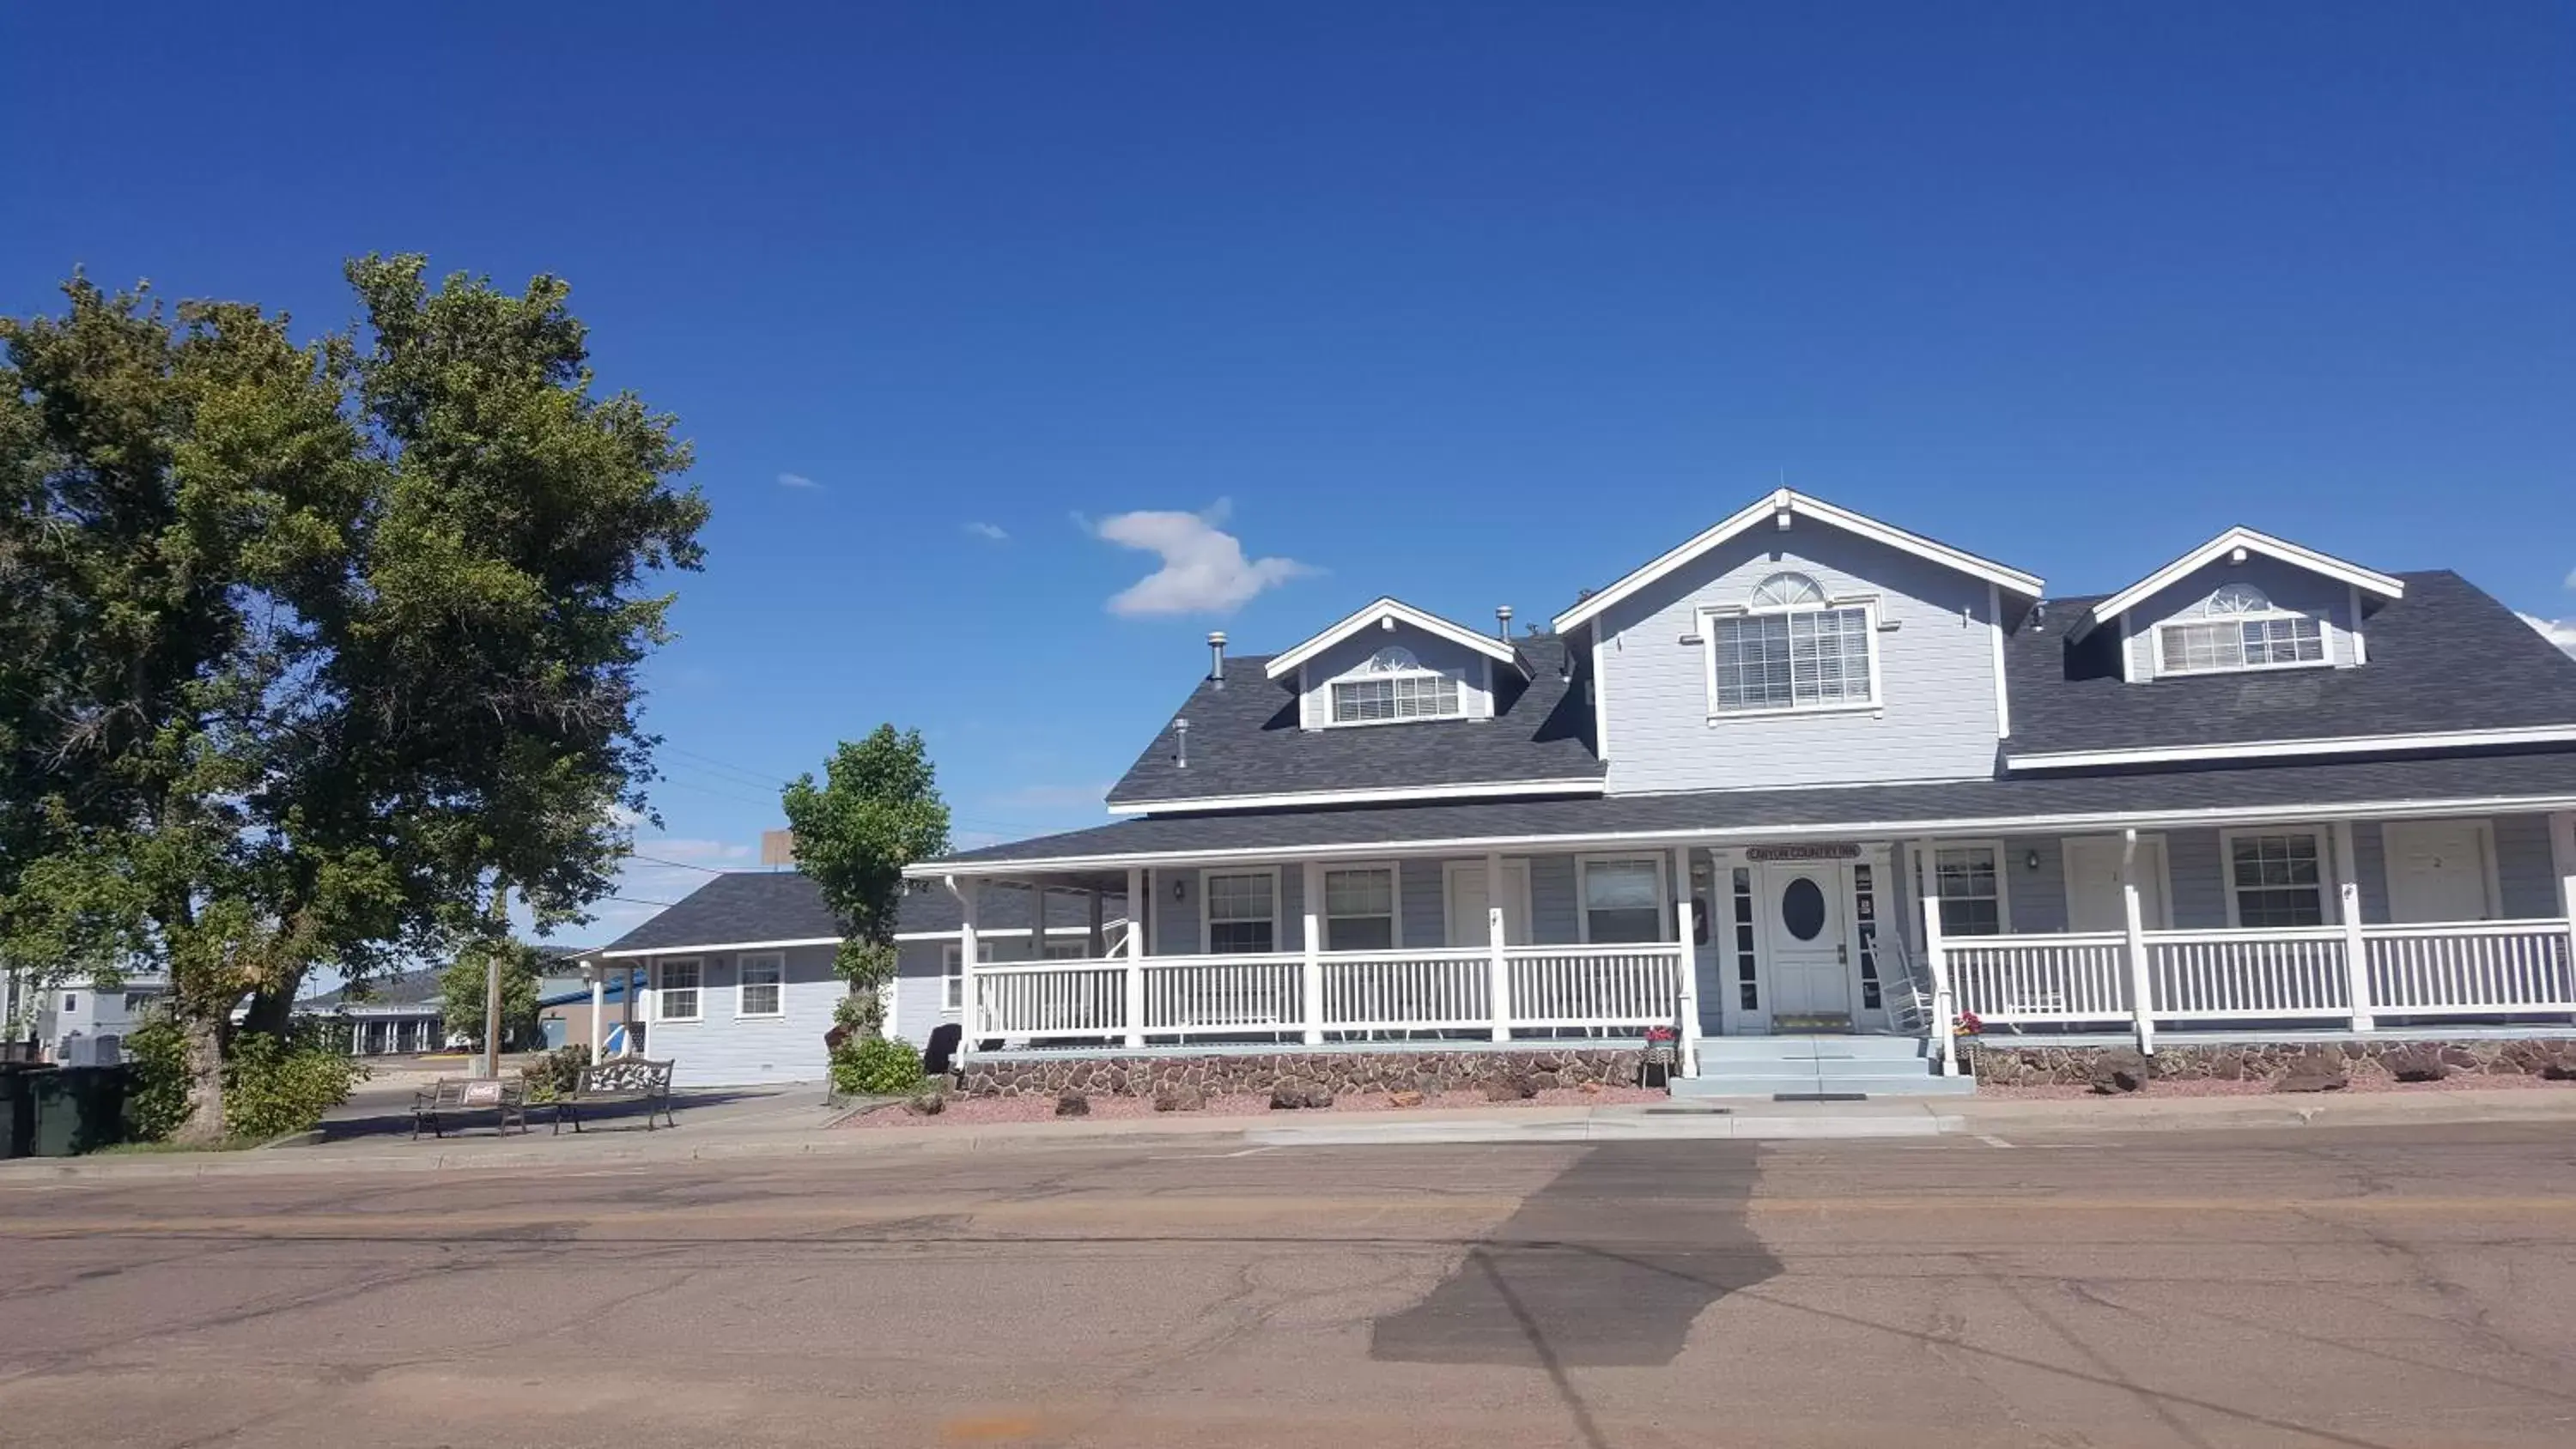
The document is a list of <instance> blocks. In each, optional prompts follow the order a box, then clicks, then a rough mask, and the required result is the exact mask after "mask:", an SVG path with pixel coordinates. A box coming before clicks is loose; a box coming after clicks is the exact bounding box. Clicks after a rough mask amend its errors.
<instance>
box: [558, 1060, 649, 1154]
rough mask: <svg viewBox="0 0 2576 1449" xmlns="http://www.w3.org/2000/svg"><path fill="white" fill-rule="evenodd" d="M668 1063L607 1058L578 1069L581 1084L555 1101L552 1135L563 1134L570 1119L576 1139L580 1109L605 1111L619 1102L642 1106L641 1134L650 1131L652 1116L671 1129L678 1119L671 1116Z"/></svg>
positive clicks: (579, 1127)
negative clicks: (638, 1103)
mask: <svg viewBox="0 0 2576 1449" xmlns="http://www.w3.org/2000/svg"><path fill="white" fill-rule="evenodd" d="M672 1065H673V1064H672V1063H670V1062H667V1061H662V1062H657V1061H651V1060H648V1059H646V1058H644V1057H610V1058H609V1059H608V1060H606V1061H604V1062H599V1063H596V1064H594V1065H591V1066H587V1067H584V1068H582V1069H581V1080H580V1081H578V1082H576V1083H574V1084H573V1089H572V1090H571V1091H569V1092H566V1093H565V1094H564V1095H563V1096H561V1097H559V1098H557V1099H556V1101H555V1104H554V1106H555V1131H556V1132H558V1133H560V1132H562V1131H563V1124H564V1119H565V1118H567V1117H569V1118H571V1119H572V1130H573V1134H574V1135H575V1136H579V1135H580V1133H581V1109H582V1108H584V1107H605V1106H611V1105H614V1104H616V1103H620V1102H641V1103H643V1104H644V1130H645V1131H647V1132H650V1131H652V1130H653V1116H654V1114H655V1113H657V1112H658V1113H660V1114H661V1116H662V1120H663V1121H664V1122H666V1123H668V1124H669V1125H671V1126H673V1127H677V1126H679V1125H680V1123H679V1119H677V1118H675V1117H673V1116H672V1115H671V1067H672Z"/></svg>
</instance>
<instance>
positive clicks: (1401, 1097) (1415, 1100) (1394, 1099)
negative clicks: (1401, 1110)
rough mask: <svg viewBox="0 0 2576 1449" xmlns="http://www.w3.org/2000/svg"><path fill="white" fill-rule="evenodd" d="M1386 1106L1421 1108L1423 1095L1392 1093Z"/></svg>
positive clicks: (1417, 1093)
mask: <svg viewBox="0 0 2576 1449" xmlns="http://www.w3.org/2000/svg"><path fill="white" fill-rule="evenodd" d="M1386 1104H1387V1105H1388V1106H1390V1107H1419V1106H1421V1105H1422V1094H1421V1093H1420V1092H1395V1093H1391V1094H1389V1095H1388V1097H1387V1099H1386Z"/></svg>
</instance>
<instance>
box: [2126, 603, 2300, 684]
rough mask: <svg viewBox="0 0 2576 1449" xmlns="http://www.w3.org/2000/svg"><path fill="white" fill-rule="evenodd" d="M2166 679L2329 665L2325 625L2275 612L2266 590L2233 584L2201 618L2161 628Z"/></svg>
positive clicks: (2160, 660) (2160, 662)
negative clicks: (2167, 677)
mask: <svg viewBox="0 0 2576 1449" xmlns="http://www.w3.org/2000/svg"><path fill="white" fill-rule="evenodd" d="M2156 660H2157V663H2156V669H2157V672H2158V673H2161V674H2223V673H2227V672H2230V671H2233V670H2241V669H2281V668H2287V667H2291V666H2295V665H2301V664H2323V663H2325V662H2326V633H2325V625H2324V624H2323V623H2322V622H2320V621H2319V620H2318V619H2317V618H2316V616H2314V615H2312V614H2301V613H2295V612H2293V611H2291V610H2288V609H2281V608H2275V607H2274V606H2273V604H2272V601H2271V599H2269V598H2267V597H2265V595H2264V593H2263V591H2262V590H2261V589H2258V588H2255V587H2254V586H2253V585H2251V584H2229V585H2227V586H2226V587H2225V588H2222V589H2220V590H2219V591H2218V592H2216V593H2214V594H2211V595H2210V596H2209V598H2208V599H2207V600H2205V601H2204V602H2203V603H2202V604H2201V606H2200V610H2199V617H2198V618H2197V619H2189V620H2182V621H2177V622H2174V623H2169V624H2159V625H2157V626H2156Z"/></svg>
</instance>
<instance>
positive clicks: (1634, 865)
mask: <svg viewBox="0 0 2576 1449" xmlns="http://www.w3.org/2000/svg"><path fill="white" fill-rule="evenodd" d="M1663 938H1664V868H1663V862H1662V861H1661V860H1659V859H1657V858H1656V857H1654V856H1651V855H1648V856H1634V857H1604V858H1601V859H1595V860H1586V861H1584V862H1583V939H1584V940H1586V941H1588V942H1591V943H1592V944H1594V945H1609V944H1620V945H1625V944H1629V943H1633V942H1641V941H1660V940H1662V939H1663Z"/></svg>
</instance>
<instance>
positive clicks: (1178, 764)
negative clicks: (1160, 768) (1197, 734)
mask: <svg viewBox="0 0 2576 1449" xmlns="http://www.w3.org/2000/svg"><path fill="white" fill-rule="evenodd" d="M1189 767H1190V722H1189V721H1188V720H1185V719H1176V720H1174V721H1172V768H1174V769H1176V770H1186V769H1188V768H1189Z"/></svg>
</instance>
